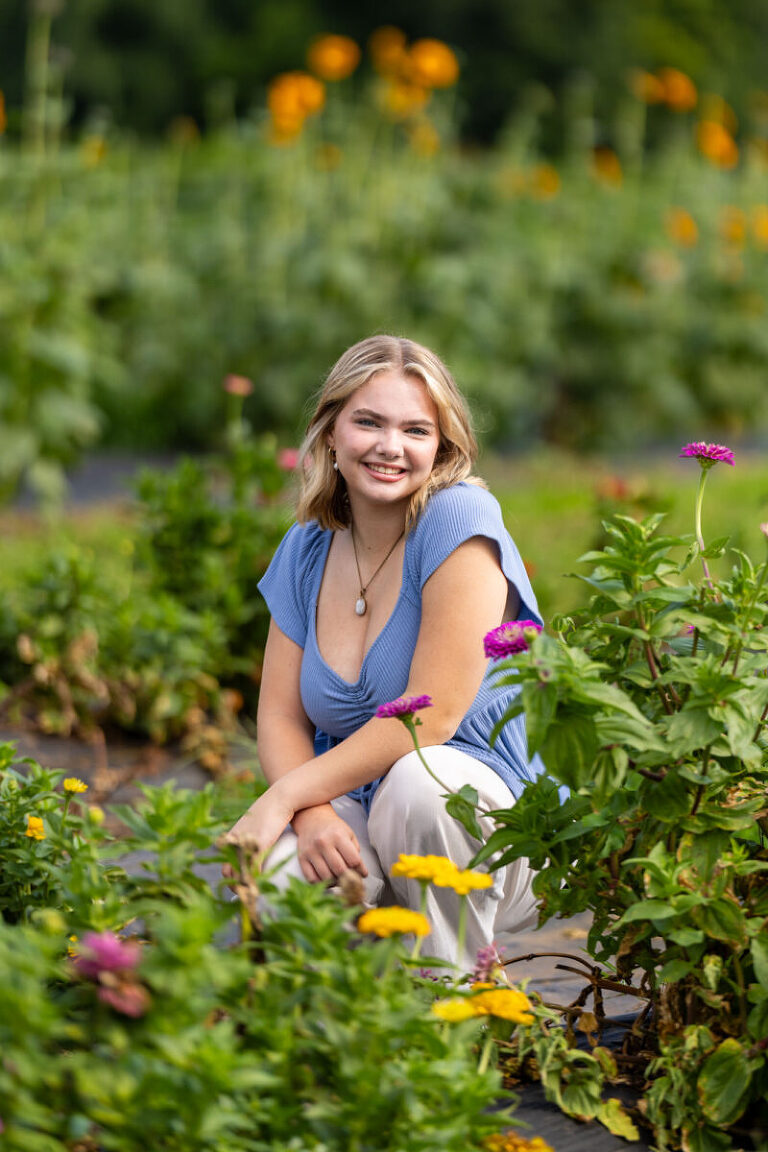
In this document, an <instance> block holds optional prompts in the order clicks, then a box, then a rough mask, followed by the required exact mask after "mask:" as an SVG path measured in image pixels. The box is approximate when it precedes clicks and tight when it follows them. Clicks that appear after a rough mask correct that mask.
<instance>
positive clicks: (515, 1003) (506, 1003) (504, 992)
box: [469, 988, 533, 1024]
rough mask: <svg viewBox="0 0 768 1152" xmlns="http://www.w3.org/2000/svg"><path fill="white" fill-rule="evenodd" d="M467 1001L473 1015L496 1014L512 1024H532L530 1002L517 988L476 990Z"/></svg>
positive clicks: (500, 1018)
mask: <svg viewBox="0 0 768 1152" xmlns="http://www.w3.org/2000/svg"><path fill="white" fill-rule="evenodd" d="M469 1003H470V1004H472V1006H473V1010H474V1014H475V1016H496V1017H497V1018H498V1019H499V1020H510V1021H511V1022H512V1023H513V1024H533V1015H532V1014H531V1002H530V1000H529V999H528V997H527V996H526V995H525V993H524V992H520V991H519V990H518V989H517V988H489V989H488V990H487V991H482V992H478V993H477V995H476V996H473V997H472V998H471V999H470V1000H469Z"/></svg>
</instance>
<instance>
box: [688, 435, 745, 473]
mask: <svg viewBox="0 0 768 1152" xmlns="http://www.w3.org/2000/svg"><path fill="white" fill-rule="evenodd" d="M680 456H681V457H684V456H686V457H687V456H695V457H696V459H697V460H698V462H699V464H701V466H702V468H711V467H712V465H713V464H719V463H723V464H730V465H731V466H733V452H732V451H731V450H730V448H726V447H725V445H724V444H707V443H705V441H703V440H695V441H692V442H691V443H690V444H685V445H684V446H683V448H682V449H681V451H680Z"/></svg>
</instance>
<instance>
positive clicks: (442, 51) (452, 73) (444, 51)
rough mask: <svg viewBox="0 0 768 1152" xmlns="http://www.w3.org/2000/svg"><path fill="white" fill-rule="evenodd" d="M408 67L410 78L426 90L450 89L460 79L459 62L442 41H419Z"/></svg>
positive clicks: (409, 54)
mask: <svg viewBox="0 0 768 1152" xmlns="http://www.w3.org/2000/svg"><path fill="white" fill-rule="evenodd" d="M407 66H408V72H409V75H410V78H411V79H412V80H413V81H415V83H416V84H422V85H423V86H424V87H425V88H450V87H451V85H452V84H455V83H456V81H457V80H458V78H459V62H458V60H457V59H456V56H455V54H454V52H452V51H451V49H450V48H449V47H448V45H447V44H444V43H443V42H442V40H417V41H416V42H415V44H412V45H411V50H410V52H409V53H408V64H407Z"/></svg>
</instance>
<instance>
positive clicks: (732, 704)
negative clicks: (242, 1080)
mask: <svg viewBox="0 0 768 1152" xmlns="http://www.w3.org/2000/svg"><path fill="white" fill-rule="evenodd" d="M682 455H684V456H689V457H694V458H697V459H698V460H699V462H700V464H701V467H702V482H703V481H704V480H705V478H706V476H707V473H708V471H709V469H710V468H711V467H712V466H713V465H714V464H715V463H716V462H718V461H725V462H726V463H729V464H732V463H733V455H732V453H730V452H729V450H728V449H725V448H722V447H721V446H719V445H711V444H704V443H695V444H690V445H687V446H686V448H685V449H684V450H683V453H682ZM702 490H703V485H702V487H700V490H699V499H698V500H697V507H696V535H695V536H694V537H671V536H664V535H661V534H660V533H659V527H660V523H661V520H662V517H661V516H659V515H656V516H650V517H648V518H646V519H645V520H643V521H642V522H639V523H638V522H636V521H634V520H632V519H629V518H628V517H623V516H617V517H615V518H614V519H613V520H612V521H611V522H609V523H607V524H606V525H605V529H606V531H607V533H608V535H609V540H610V542H609V543H608V544H607V545H606V547H605V548H603V549H601V550H599V551H594V552H589V553H587V554H586V556H584V557H582V560H583V561H585V562H592V564H593V565H594V567H593V569H592V571H591V573H590V574H589V575H588V576H580V577H579V579H581V580H582V581H584V582H585V583H586V584H587V585H588V587H589V589H590V590H591V592H592V598H591V600H590V602H589V604H588V605H587V607H586V608H584V609H582V610H580V611H579V612H578V613H576V614H574V616H572V617H561V618H559V619H557V620H555V621H554V622H553V626H554V628H555V630H556V635H555V636H547V635H545V634H541V635H539V636H537V637H535V638H534V637H533V636H530V637H528V643H526V644H522V645H520V644H519V643H517V645H516V646H515V647H513V646H512V641H511V639H510V642H509V646H508V649H507V650H508V651H510V652H517V653H518V654H517V655H515V656H513V657H512V658H510V659H507V660H505V661H502V662H500V663H499V664H498V665H497V668H496V676H497V682H498V683H499V684H515V685H519V687H520V689H521V691H520V694H519V696H518V697H517V699H516V700H515V702H514V703H513V704H512V705H511V706H510V708H509V709H508V711H507V713H506V715H505V717H504V720H503V721H502V722H501V723H502V724H503V723H504V722H506V720H508V719H509V718H511V717H512V716H515V715H518V714H519V713H520V712H522V711H524V712H525V714H526V720H527V727H528V740H529V750H530V752H531V754H534V753H540V754H541V756H542V758H543V760H544V762H545V764H546V767H547V776H545V777H542V778H540V779H539V780H538V781H537V782H536V783H535V784H532V785H528V786H526V788H525V790H524V792H523V794H522V796H521V798H520V800H519V801H518V802H517V803H516V805H515V806H514V808H511V809H509V810H506V811H500V812H497V813H495V819H496V823H497V830H496V831H495V832H494V834H493V835H492V836H491V838H490V839H489V841H488V842H487V844H486V845H485V846H484V848H483V849H481V851H480V852H479V853H478V855H477V857H476V860H477V861H480V860H486V859H492V860H493V864H492V867H498V866H499V865H501V864H503V863H505V862H507V861H509V860H511V859H514V858H517V857H520V856H528V857H529V858H530V860H531V864H532V865H533V867H534V868H535V869H536V870H537V872H538V875H537V878H536V880H535V884H534V890H535V892H536V894H537V896H538V897H539V900H540V907H541V918H542V919H546V918H548V917H550V916H553V915H572V914H573V913H576V912H582V911H585V910H589V911H590V912H592V914H593V923H592V927H591V929H590V933H589V939H588V948H589V951H590V953H591V955H592V956H593V957H594V958H595V959H596V960H598V961H600V962H602V963H604V964H606V965H607V966H608V967H609V968H612V967H613V966H614V965H615V972H616V977H617V979H618V983H619V985H621V986H623V987H626V988H627V990H632V991H634V993H635V994H636V995H637V996H638V998H639V999H638V1003H639V1005H640V1006H643V1008H644V1013H643V1016H644V1019H645V1022H646V1025H647V1027H648V1028H649V1032H650V1034H651V1035H652V1036H653V1038H654V1040H653V1042H652V1047H651V1049H650V1053H649V1054H650V1055H652V1056H653V1060H652V1062H651V1063H650V1064H649V1068H648V1073H649V1075H650V1076H651V1077H652V1087H651V1090H650V1093H649V1095H648V1097H647V1109H648V1110H647V1114H648V1117H649V1119H650V1120H651V1121H652V1123H653V1124H654V1128H655V1132H656V1139H657V1140H658V1141H659V1147H661V1148H669V1147H677V1146H678V1141H680V1140H682V1142H683V1146H684V1147H686V1148H690V1149H695V1150H696V1152H715V1150H718V1149H722V1148H728V1147H731V1146H732V1145H731V1143H730V1137H729V1136H728V1135H727V1134H726V1133H727V1132H728V1130H729V1129H730V1128H731V1127H732V1126H733V1125H738V1123H739V1122H740V1121H742V1120H743V1123H744V1124H746V1126H747V1127H749V1126H750V1125H753V1126H754V1127H755V1129H756V1130H759V1131H760V1132H762V1133H763V1135H765V1133H766V1132H768V1111H767V1110H766V1106H765V1098H766V1088H767V1087H768V1063H767V1062H766V1051H767V1050H768V943H767V940H768V934H767V933H766V927H767V926H768V883H766V872H768V850H767V849H766V834H767V833H768V820H767V814H766V801H765V797H766V787H767V786H768V756H767V755H766V749H767V748H768V740H767V739H766V718H767V717H768V678H766V653H768V634H766V631H765V624H766V620H768V602H767V599H766V594H765V581H766V576H767V574H768V561H765V560H764V561H762V562H761V563H758V564H755V563H753V561H752V560H750V559H749V557H748V556H746V555H745V554H744V553H735V554H734V560H735V562H734V565H733V567H732V570H731V572H730V574H729V575H728V576H726V577H724V578H723V579H720V580H714V579H713V578H712V576H711V574H710V572H709V570H708V567H707V561H708V560H709V559H711V558H712V557H714V556H717V555H721V554H722V553H723V552H724V550H725V547H726V541H722V540H721V541H716V542H714V543H713V544H710V545H709V546H708V547H706V546H705V545H704V541H703V537H702V533H701V493H702ZM762 531H763V533H764V534H768V528H767V527H766V526H765V525H762ZM700 567H701V569H702V571H701V574H700V572H699V570H700ZM697 577H698V578H697ZM509 627H510V626H502V628H501V629H499V636H498V637H497V640H498V641H499V643H503V641H504V634H505V631H507V632H508V631H509ZM518 639H519V638H518ZM496 654H497V655H498V651H497V652H496ZM557 783H560V784H564V785H566V786H567V787H568V789H569V790H570V796H569V798H568V799H567V800H566V801H565V803H562V804H561V803H560V802H559V801H558V796H557ZM633 980H634V984H633ZM654 1045H655V1047H654ZM680 1062H682V1064H683V1065H684V1067H685V1075H682V1073H681V1072H680V1067H679V1063H680Z"/></svg>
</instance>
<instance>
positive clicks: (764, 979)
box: [749, 935, 768, 988]
mask: <svg viewBox="0 0 768 1152" xmlns="http://www.w3.org/2000/svg"><path fill="white" fill-rule="evenodd" d="M749 950H750V952H751V954H752V963H753V964H754V966H755V976H757V979H758V980H759V982H760V984H761V985H762V986H763V988H768V939H766V937H765V936H764V935H763V936H753V937H752V940H751V941H750V945H749Z"/></svg>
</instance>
